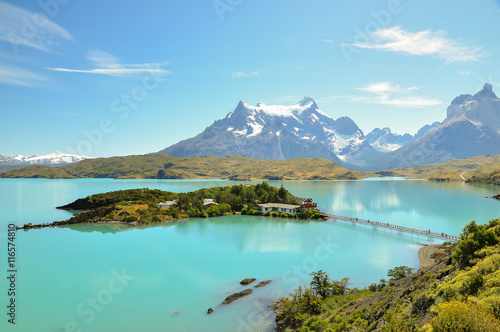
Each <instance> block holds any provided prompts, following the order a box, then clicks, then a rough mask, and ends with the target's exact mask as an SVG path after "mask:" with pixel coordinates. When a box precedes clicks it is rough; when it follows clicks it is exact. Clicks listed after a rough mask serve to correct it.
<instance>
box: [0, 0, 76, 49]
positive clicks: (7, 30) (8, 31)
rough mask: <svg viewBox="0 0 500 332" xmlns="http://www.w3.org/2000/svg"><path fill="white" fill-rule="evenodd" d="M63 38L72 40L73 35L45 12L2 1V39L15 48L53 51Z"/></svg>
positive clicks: (0, 39)
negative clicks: (22, 47) (50, 18)
mask: <svg viewBox="0 0 500 332" xmlns="http://www.w3.org/2000/svg"><path fill="white" fill-rule="evenodd" d="M61 40H67V41H72V40H73V37H72V36H71V35H70V34H69V32H67V31H66V30H64V29H63V28H62V27H60V26H59V25H57V24H56V23H54V22H52V21H51V20H49V19H48V18H47V15H45V14H44V13H42V12H40V13H32V12H29V11H27V10H24V9H21V8H19V7H15V6H12V5H9V4H6V3H0V41H3V42H7V43H10V44H11V45H12V46H13V47H14V49H15V50H17V48H18V47H19V46H27V47H31V48H35V49H38V50H41V51H45V52H53V48H54V47H56V46H58V45H59V44H60V43H61Z"/></svg>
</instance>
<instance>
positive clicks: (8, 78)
mask: <svg viewBox="0 0 500 332" xmlns="http://www.w3.org/2000/svg"><path fill="white" fill-rule="evenodd" d="M44 80H45V79H44V78H43V77H41V76H39V75H37V74H35V73H32V72H30V71H27V70H24V69H21V68H17V67H14V66H7V65H0V83H3V84H9V85H19V86H26V87H33V86H35V85H36V83H39V82H41V81H44Z"/></svg>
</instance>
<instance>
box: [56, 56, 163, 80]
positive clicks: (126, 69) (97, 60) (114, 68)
mask: <svg viewBox="0 0 500 332" xmlns="http://www.w3.org/2000/svg"><path fill="white" fill-rule="evenodd" d="M87 59H89V60H90V61H91V62H93V63H94V65H95V66H96V67H97V68H93V69H68V68H48V69H49V70H53V71H59V72H69V73H85V74H100V75H110V76H137V75H141V74H155V75H168V74H170V71H168V70H166V69H164V68H163V67H162V66H164V65H166V63H144V64H119V63H118V62H119V60H118V58H116V57H115V56H113V55H111V54H109V53H107V52H104V51H101V50H91V51H89V52H88V54H87Z"/></svg>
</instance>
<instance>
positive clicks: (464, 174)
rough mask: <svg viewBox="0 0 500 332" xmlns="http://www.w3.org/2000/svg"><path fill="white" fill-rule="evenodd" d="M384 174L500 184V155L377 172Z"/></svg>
mask: <svg viewBox="0 0 500 332" xmlns="http://www.w3.org/2000/svg"><path fill="white" fill-rule="evenodd" d="M374 174H377V175H383V176H400V177H408V178H413V179H429V180H437V181H463V180H464V179H466V182H467V183H479V184H497V185H498V184H500V155H496V156H490V155H485V156H479V157H471V158H464V159H456V160H450V161H447V162H444V163H439V164H432V165H422V166H416V167H406V168H398V169H391V170H389V171H382V172H375V173H374Z"/></svg>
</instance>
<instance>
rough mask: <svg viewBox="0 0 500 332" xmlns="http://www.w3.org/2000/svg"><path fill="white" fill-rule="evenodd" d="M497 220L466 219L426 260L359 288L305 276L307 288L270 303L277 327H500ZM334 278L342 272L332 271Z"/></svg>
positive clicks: (401, 330) (395, 331)
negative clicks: (456, 235) (451, 241)
mask: <svg viewBox="0 0 500 332" xmlns="http://www.w3.org/2000/svg"><path fill="white" fill-rule="evenodd" d="M499 227H500V220H492V221H490V223H489V224H487V225H484V226H483V225H476V224H475V222H471V223H470V224H469V225H467V226H466V227H465V228H464V230H463V233H462V234H461V240H460V241H459V242H458V243H457V244H455V245H443V246H441V247H440V248H439V249H438V250H437V251H435V253H434V254H432V255H431V258H433V259H434V260H435V263H434V265H430V266H429V267H425V268H422V269H420V270H419V271H417V272H415V273H412V271H411V269H409V268H408V267H405V266H400V267H396V268H394V269H390V270H389V271H388V277H389V279H388V280H380V282H378V283H374V284H372V285H371V286H369V287H367V288H364V289H349V284H348V279H342V280H340V281H333V280H331V279H330V276H329V275H328V274H327V273H326V272H324V271H318V272H315V273H312V280H311V282H310V285H308V286H304V287H300V288H299V289H297V290H296V291H295V292H294V293H293V294H290V295H291V297H290V298H288V299H282V300H280V301H278V302H276V303H273V308H274V309H275V311H277V312H278V316H277V318H276V322H277V329H276V330H277V331H302V332H308V331H318V332H319V331H325V332H326V331H387V332H389V331H391V332H416V331H427V332H431V331H434V332H445V331H470V332H475V331H477V332H480V331H484V332H486V331H500V296H499V295H498V294H499V292H500V274H499V272H500V245H499V238H498V237H499V236H500V228H499ZM335 273H336V275H335V277H339V276H340V277H342V276H341V275H339V273H338V271H337V272H335Z"/></svg>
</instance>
